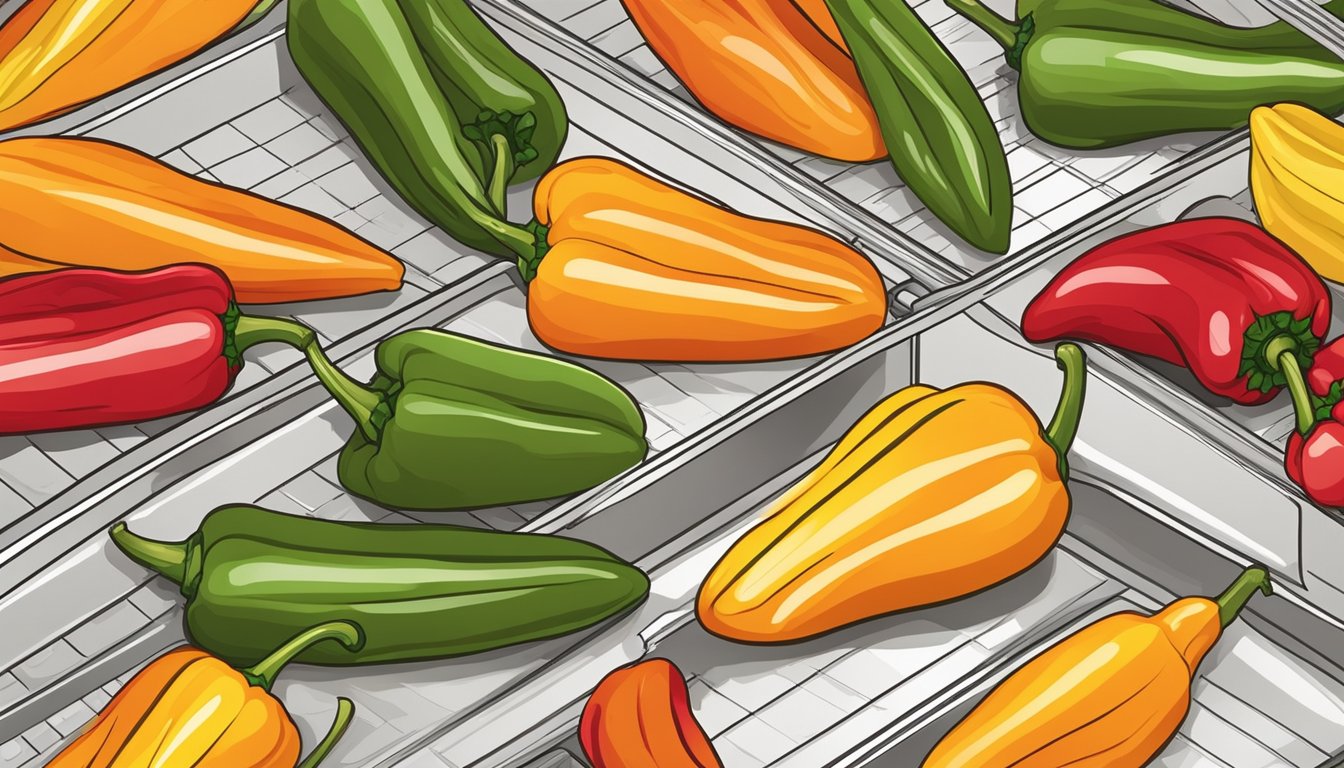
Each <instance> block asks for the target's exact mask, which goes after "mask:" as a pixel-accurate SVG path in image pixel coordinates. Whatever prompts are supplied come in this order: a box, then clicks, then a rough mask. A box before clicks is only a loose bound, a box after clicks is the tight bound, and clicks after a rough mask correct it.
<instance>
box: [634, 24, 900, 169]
mask: <svg viewBox="0 0 1344 768" xmlns="http://www.w3.org/2000/svg"><path fill="white" fill-rule="evenodd" d="M621 3H622V5H624V6H625V10H626V12H628V13H629V14H630V19H631V20H632V21H633V22H634V23H635V26H636V27H637V28H638V29H639V32H640V34H642V35H643V36H644V39H645V40H646V41H647V42H648V44H649V47H650V48H651V49H652V50H653V52H654V54H656V55H657V56H658V58H659V59H661V60H662V62H663V64H665V65H666V66H667V68H668V69H669V70H670V71H671V72H672V74H674V75H676V77H677V79H678V80H680V81H681V83H682V85H684V86H685V87H686V90H687V91H688V92H690V94H691V95H692V96H693V97H694V98H695V100H696V101H697V102H699V103H700V105H701V106H703V107H704V108H705V109H706V110H708V111H709V112H711V113H712V114H714V115H715V116H717V117H718V118H720V119H721V120H723V121H724V122H726V123H729V124H730V125H734V126H736V127H738V128H741V129H742V130H744V131H747V132H748V133H753V134H756V135H757V136H762V137H764V138H767V139H770V140H771V141H777V142H779V143H781V144H785V145H788V146H790V147H796V148H797V149H801V150H803V151H805V152H811V153H813V154H817V155H821V156H823V157H829V158H833V159H836V160H844V161H846V162H855V163H861V162H867V161H870V160H877V159H879V158H881V157H883V156H885V155H886V153H887V150H886V148H884V147H883V146H882V133H881V130H880V129H879V127H878V124H877V117H876V115H874V114H873V107H872V105H870V104H869V103H868V98H867V97H866V96H865V95H864V90H863V84H862V83H861V82H860V80H859V75H858V72H856V71H855V69H854V62H853V61H850V59H849V58H848V57H847V56H846V55H845V51H844V50H842V49H841V48H840V47H837V44H836V43H835V42H834V41H833V40H834V38H832V39H827V36H826V34H824V33H823V31H822V29H824V22H822V23H821V24H818V25H814V24H813V22H812V21H810V20H809V18H808V16H807V15H805V14H804V12H803V11H801V10H800V9H799V7H798V6H796V5H794V4H793V2H791V0H739V1H738V2H733V3H724V2H715V0H682V1H681V2H676V3H669V2H666V1H665V0H621ZM819 5H821V4H820V3H816V2H814V3H813V4H812V8H811V14H812V19H813V20H815V19H819V18H822V16H821V14H822V13H825V9H824V7H822V8H818V6H819ZM819 27H820V28H819Z"/></svg>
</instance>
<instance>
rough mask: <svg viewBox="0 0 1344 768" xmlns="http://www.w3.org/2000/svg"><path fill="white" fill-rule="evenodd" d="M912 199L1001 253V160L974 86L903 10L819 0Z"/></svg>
mask: <svg viewBox="0 0 1344 768" xmlns="http://www.w3.org/2000/svg"><path fill="white" fill-rule="evenodd" d="M827 5H828V6H829V7H830V9H831V12H832V14H833V15H834V17H835V21H836V22H837V23H838V25H839V28H840V31H841V32H842V33H844V37H845V40H846V42H847V43H848V44H849V50H850V52H851V55H853V57H854V63H855V64H856V65H858V68H859V76H860V78H861V79H862V80H863V86H864V89H865V90H866V91H867V93H868V97H869V98H870V99H872V101H873V107H874V108H875V109H876V111H877V120H878V123H879V125H880V126H881V129H882V138H883V139H884V141H885V143H886V146H887V149H888V150H890V152H891V162H892V165H893V166H895V168H896V172H897V173H898V174H899V175H900V177H901V180H903V181H904V182H905V183H906V185H907V186H908V187H909V188H910V191H911V192H913V193H915V196H916V197H918V198H919V199H920V201H921V202H923V203H924V205H926V206H928V208H929V210H930V211H931V212H932V213H933V215H935V216H937V217H938V219H939V220H940V221H942V222H943V223H944V224H946V225H947V226H948V227H949V228H951V229H952V231H953V232H955V233H956V234H957V235H958V236H959V237H961V238H963V239H965V240H966V241H967V242H968V243H970V244H971V245H973V246H975V247H976V248H979V249H981V250H984V251H989V252H990V253H999V254H1001V253H1007V252H1008V243H1009V237H1010V233H1011V231H1012V227H1013V187H1012V179H1011V177H1010V176H1009V174H1008V155H1007V153H1005V152H1004V149H1003V144H1002V143H1001V142H1000V141H999V136H998V132H997V131H996V130H995V129H994V120H993V118H991V117H990V116H989V110H988V109H987V108H986V107H985V104H984V102H983V101H982V100H981V98H980V95H979V94H978V93H976V90H975V87H974V86H973V85H971V81H970V79H969V78H968V77H967V75H966V73H965V72H964V71H963V70H962V69H961V67H960V66H959V65H958V64H957V62H956V60H955V59H953V58H952V54H950V53H948V51H947V49H946V48H945V47H943V44H942V43H940V42H939V41H938V38H937V37H936V36H935V35H934V34H933V31H932V30H930V29H929V27H928V25H927V24H925V23H924V20H923V19H921V18H920V17H919V15H918V14H916V13H915V11H914V10H913V9H912V8H911V7H910V6H909V5H908V4H906V3H903V2H892V1H891V0H827Z"/></svg>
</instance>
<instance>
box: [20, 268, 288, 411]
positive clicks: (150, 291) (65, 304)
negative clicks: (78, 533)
mask: <svg viewBox="0 0 1344 768" xmlns="http://www.w3.org/2000/svg"><path fill="white" fill-rule="evenodd" d="M312 338H313V332H312V331H311V330H309V329H308V328H307V327H305V326H303V325H301V324H299V323H296V322H293V321H290V320H284V319H279V318H261V317H249V316H247V315H243V314H241V313H240V312H239V311H238V306H237V305H236V304H235V303H234V297H233V290H232V288H230V287H229V283H228V280H226V279H225V278H224V275H223V274H221V273H220V272H219V271H218V270H215V269H212V268H210V267H206V266H202V265H199V264H182V265H177V266H172V267H164V268H162V269H156V270H152V271H148V272H132V273H125V272H111V271H107V270H98V269H68V270H62V271H59V272H43V273H38V274H33V275H19V276H16V277H10V278H5V279H3V280H0V434H23V433H28V432H42V431H46V430H56V429H71V428H75V427H95V426H108V425H112V424H124V423H129V422H136V421H145V420H148V419H155V418H159V417H161V416H167V415H170V414H175V413H183V412H185V411H191V410H195V409H197V408H202V407H204V406H206V405H209V404H210V403H212V402H214V401H215V400H218V399H219V398H220V397H221V396H223V395H224V393H225V392H226V391H228V389H229V387H230V386H231V385H232V383H233V380H234V378H235V377H236V376H237V374H238V371H239V369H241V368H242V365H243V352H245V351H246V350H247V349H248V348H249V347H251V346H252V345H254V344H258V343H261V342H266V341H284V342H287V343H289V344H291V345H293V346H295V347H300V348H302V347H303V346H304V345H306V344H307V343H309V342H310V341H311V340H312Z"/></svg>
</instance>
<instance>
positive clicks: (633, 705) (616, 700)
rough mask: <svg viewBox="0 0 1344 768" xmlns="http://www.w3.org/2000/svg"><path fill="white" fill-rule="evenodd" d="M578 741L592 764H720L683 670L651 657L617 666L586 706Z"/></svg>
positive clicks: (601, 767) (661, 767)
mask: <svg viewBox="0 0 1344 768" xmlns="http://www.w3.org/2000/svg"><path fill="white" fill-rule="evenodd" d="M579 741H580V743H581V745H582V746H583V753H584V755H586V756H587V757H588V762H590V763H592V765H593V768H634V767H635V766H639V768H719V766H721V765H722V763H720V762H719V756H718V755H717V754H715V752H714V745H712V744H710V742H709V737H708V736H707V735H705V729H704V728H702V727H700V723H698V722H696V719H695V714H694V713H692V712H691V704H690V692H689V691H688V690H687V688H686V679H685V678H684V677H682V674H681V670H679V669H677V666H676V665H675V664H673V663H672V662H670V661H668V660H667V659H647V660H645V661H641V662H637V663H635V664H631V665H628V666H624V667H621V668H619V669H616V670H613V671H612V672H611V673H610V674H608V675H607V676H606V677H605V678H603V679H602V682H601V683H599V684H598V686H597V688H596V689H595V690H594V691H593V693H592V695H591V696H589V697H588V703H587V704H586V705H584V708H583V717H582V719H581V720H580V723H579Z"/></svg>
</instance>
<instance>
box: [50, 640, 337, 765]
mask: <svg viewBox="0 0 1344 768" xmlns="http://www.w3.org/2000/svg"><path fill="white" fill-rule="evenodd" d="M323 640H337V641H339V642H340V643H341V644H342V645H344V646H345V647H347V648H350V649H352V650H354V649H358V648H359V646H360V645H362V643H363V635H362V633H361V632H360V629H359V627H357V626H355V625H354V624H351V623H349V622H344V621H336V622H329V623H326V624H320V625H318V626H316V627H313V628H312V629H309V630H307V631H305V632H301V633H300V634H298V635H296V636H295V637H294V638H293V639H291V640H290V641H289V642H287V643H285V644H284V645H283V646H281V647H280V648H279V649H278V650H276V651H275V653H273V654H271V655H270V656H268V657H266V658H265V659H263V660H262V661H260V662H259V663H257V664H256V665H255V666H252V667H250V668H248V669H244V670H235V669H233V668H232V667H230V666H228V665H227V664H225V663H224V662H223V661H220V660H219V659H217V658H215V657H214V656H211V655H210V654H208V653H205V652H204V651H201V650H198V649H196V648H192V647H190V646H184V647H182V648H178V649H175V650H173V651H170V652H168V653H166V654H164V655H163V656H161V657H159V658H158V659H156V660H155V661H153V662H152V663H150V665H149V666H147V667H145V668H144V669H143V670H141V671H140V672H139V674H137V675H136V676H135V677H134V678H132V679H131V681H130V682H128V683H127V684H126V686H125V687H124V688H122V689H121V690H120V691H119V692H118V693H117V695H116V697H115V698H113V699H112V701H111V702H109V703H108V705H107V706H106V707H105V708H104V709H103V711H102V712H101V713H99V715H98V717H97V718H95V719H94V721H93V723H92V724H90V726H89V727H88V728H87V729H86V730H85V731H84V733H83V734H82V735H80V736H79V738H77V739H75V741H73V742H71V743H70V745H69V746H67V747H66V748H65V749H64V750H62V751H61V753H60V754H58V755H57V756H56V758H55V759H54V760H52V761H51V762H50V763H48V764H47V765H48V768H76V766H78V768H186V766H193V767H194V768H295V763H296V762H297V761H298V759H299V732H298V729H297V728H296V727H295V726H294V722H293V721H292V720H290V719H289V715H288V714H287V713H286V712H285V709H284V707H283V706H282V705H281V704H280V702H279V701H278V700H277V699H276V698H275V697H274V696H272V695H271V694H270V692H269V691H270V689H271V685H272V684H273V683H274V682H275V676H276V674H277V673H279V671H280V669H281V667H283V666H284V665H285V664H286V663H287V662H288V661H289V660H290V659H292V658H294V657H295V656H296V655H298V654H299V653H301V652H302V651H303V650H304V649H306V648H307V647H308V646H310V645H313V644H314V643H318V642H322V641H323ZM353 714H354V705H353V704H352V703H351V702H350V700H349V699H344V698H343V699H339V700H338V702H337V709H336V720H335V722H334V723H333V724H332V727H331V730H330V731H329V732H328V733H327V735H326V737H325V738H323V739H322V741H321V743H319V744H318V745H317V747H316V748H314V749H313V751H312V753H311V754H309V756H308V758H307V759H306V760H304V761H303V763H302V764H301V765H300V768H312V767H313V766H316V765H317V764H318V763H320V762H321V761H322V759H323V758H324V757H326V755H327V753H328V752H330V751H331V748H332V747H333V746H335V745H336V742H337V741H338V740H339V739H340V737H341V735H342V734H344V733H345V729H346V727H347V726H348V725H349V724H350V718H351V716H352V715H353Z"/></svg>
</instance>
